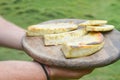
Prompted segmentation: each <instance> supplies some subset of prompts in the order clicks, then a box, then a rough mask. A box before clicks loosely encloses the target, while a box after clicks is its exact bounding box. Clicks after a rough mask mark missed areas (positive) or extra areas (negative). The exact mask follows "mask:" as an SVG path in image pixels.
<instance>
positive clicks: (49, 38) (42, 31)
mask: <svg viewBox="0 0 120 80" xmlns="http://www.w3.org/2000/svg"><path fill="white" fill-rule="evenodd" d="M113 29H114V26H113V25H107V21H106V20H87V21H85V22H83V23H80V24H75V23H71V22H68V23H49V24H39V25H32V26H30V27H28V30H27V36H42V37H43V38H44V45H45V46H57V45H62V47H61V50H62V52H63V54H64V55H65V58H78V57H84V56H89V55H91V54H93V53H95V52H97V51H99V50H100V49H102V48H103V46H104V43H105V42H104V36H103V34H102V33H101V32H104V31H111V30H113Z"/></svg>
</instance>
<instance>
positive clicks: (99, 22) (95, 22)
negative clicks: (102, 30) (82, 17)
mask: <svg viewBox="0 0 120 80" xmlns="http://www.w3.org/2000/svg"><path fill="white" fill-rule="evenodd" d="M106 23H107V21H106V20H87V21H85V22H83V23H80V24H79V26H99V25H104V24H106Z"/></svg>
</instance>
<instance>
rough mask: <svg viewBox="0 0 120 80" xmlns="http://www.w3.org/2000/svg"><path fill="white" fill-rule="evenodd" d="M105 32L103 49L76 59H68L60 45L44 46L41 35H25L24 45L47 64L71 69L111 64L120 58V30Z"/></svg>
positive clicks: (74, 20)
mask: <svg viewBox="0 0 120 80" xmlns="http://www.w3.org/2000/svg"><path fill="white" fill-rule="evenodd" d="M84 21H85V20H79V19H58V20H51V21H47V22H44V23H41V24H46V23H54V22H74V23H76V24H78V23H81V22H84ZM103 34H104V36H105V45H104V48H103V49H102V50H100V51H99V52H96V53H95V54H93V55H91V56H87V57H81V58H75V59H66V58H65V57H64V55H63V53H62V51H61V50H60V46H50V47H46V46H44V44H43V39H42V38H40V37H24V39H23V47H24V49H25V51H26V52H27V53H28V55H30V56H31V57H32V58H33V59H35V60H36V61H39V62H41V63H43V64H46V65H52V66H58V67H64V68H71V69H85V68H96V67H102V66H106V65H109V64H111V63H113V62H115V61H117V60H118V59H119V58H120V32H119V31H117V30H113V31H111V32H106V33H103Z"/></svg>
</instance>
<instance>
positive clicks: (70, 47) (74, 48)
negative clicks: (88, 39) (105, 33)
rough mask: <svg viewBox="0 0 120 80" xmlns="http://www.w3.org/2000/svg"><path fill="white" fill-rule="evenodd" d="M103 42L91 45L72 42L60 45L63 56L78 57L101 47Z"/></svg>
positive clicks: (89, 53)
mask: <svg viewBox="0 0 120 80" xmlns="http://www.w3.org/2000/svg"><path fill="white" fill-rule="evenodd" d="M103 46H104V42H102V43H99V44H93V45H92V44H91V45H79V44H78V45H75V44H74V43H72V44H71V43H67V44H64V45H63V46H62V52H63V54H64V55H65V58H78V57H84V56H89V55H91V54H94V53H95V52H97V51H99V50H100V49H102V47H103Z"/></svg>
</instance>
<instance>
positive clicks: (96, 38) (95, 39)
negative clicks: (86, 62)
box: [67, 32, 104, 45]
mask: <svg viewBox="0 0 120 80" xmlns="http://www.w3.org/2000/svg"><path fill="white" fill-rule="evenodd" d="M103 40H104V36H103V35H102V34H101V33H100V32H89V33H88V34H86V35H84V36H81V37H79V38H76V39H73V40H72V41H71V42H67V43H69V44H72V45H85V44H89V45H90V44H98V43H101V42H103ZM73 43H74V44H73Z"/></svg>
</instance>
